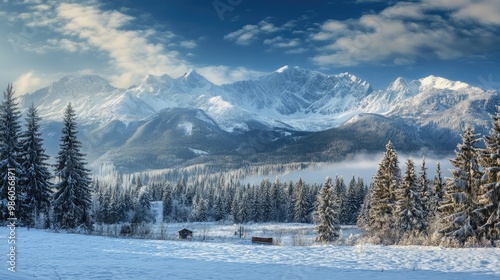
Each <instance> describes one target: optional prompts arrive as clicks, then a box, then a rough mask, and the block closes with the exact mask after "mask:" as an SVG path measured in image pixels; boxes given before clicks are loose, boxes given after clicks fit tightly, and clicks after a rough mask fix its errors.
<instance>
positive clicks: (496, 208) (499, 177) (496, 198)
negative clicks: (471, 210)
mask: <svg viewBox="0 0 500 280" xmlns="http://www.w3.org/2000/svg"><path fill="white" fill-rule="evenodd" d="M492 118H493V126H492V128H491V130H490V134H489V135H487V136H485V137H484V139H485V142H486V147H485V149H483V150H481V151H480V157H479V164H480V165H481V166H482V167H483V170H484V175H483V178H482V179H481V185H480V188H479V193H478V196H477V201H476V203H477V204H478V206H477V209H476V213H477V214H478V215H479V218H480V221H479V224H478V226H479V229H480V234H481V237H484V238H486V239H488V240H490V241H491V242H493V241H494V240H498V239H499V238H500V106H497V114H496V115H495V116H493V117H492Z"/></svg>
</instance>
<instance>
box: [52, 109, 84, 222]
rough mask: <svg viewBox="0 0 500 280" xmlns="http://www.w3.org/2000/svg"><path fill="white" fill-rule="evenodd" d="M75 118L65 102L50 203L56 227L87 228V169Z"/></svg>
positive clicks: (73, 112)
mask: <svg viewBox="0 0 500 280" xmlns="http://www.w3.org/2000/svg"><path fill="white" fill-rule="evenodd" d="M75 117H76V114H75V111H74V110H73V108H72V107H71V104H68V107H67V108H66V112H65V114H64V123H63V128H62V136H61V139H60V144H59V146H60V150H59V153H58V156H57V167H56V170H55V175H56V177H57V179H58V182H56V184H55V185H54V187H55V189H56V192H55V194H54V197H53V203H52V204H53V209H54V223H55V227H56V228H68V229H73V228H77V227H85V228H87V229H90V228H91V226H92V221H91V219H90V208H91V207H90V206H91V188H90V183H91V179H90V171H89V170H88V169H87V168H86V167H85V164H86V162H85V160H84V157H85V155H84V154H83V153H82V152H81V151H80V150H81V148H82V143H81V142H80V141H79V140H78V139H77V133H78V131H77V128H76V121H75Z"/></svg>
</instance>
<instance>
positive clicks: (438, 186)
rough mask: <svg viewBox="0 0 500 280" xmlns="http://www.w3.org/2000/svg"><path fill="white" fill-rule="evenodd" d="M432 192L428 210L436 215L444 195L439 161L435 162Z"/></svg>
mask: <svg viewBox="0 0 500 280" xmlns="http://www.w3.org/2000/svg"><path fill="white" fill-rule="evenodd" d="M432 194H433V196H432V199H431V208H430V211H431V214H432V215H436V213H437V212H438V207H439V205H440V204H441V202H442V201H443V197H444V182H443V175H442V172H441V164H440V163H439V162H438V163H437V164H436V175H435V176H434V181H433V182H432Z"/></svg>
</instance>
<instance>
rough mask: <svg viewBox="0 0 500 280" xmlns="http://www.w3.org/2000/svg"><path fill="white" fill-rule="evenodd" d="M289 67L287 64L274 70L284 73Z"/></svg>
mask: <svg viewBox="0 0 500 280" xmlns="http://www.w3.org/2000/svg"><path fill="white" fill-rule="evenodd" d="M288 68H289V67H288V65H285V66H283V67H280V68H279V69H277V70H276V71H274V72H276V73H282V72H283V71H285V70H287V69H288Z"/></svg>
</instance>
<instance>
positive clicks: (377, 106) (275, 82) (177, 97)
mask: <svg viewBox="0 0 500 280" xmlns="http://www.w3.org/2000/svg"><path fill="white" fill-rule="evenodd" d="M499 101H500V95H499V93H498V92H497V91H486V90H482V89H480V88H478V87H473V86H471V85H468V84H466V83H462V82H458V81H450V80H447V79H445V78H441V77H434V76H429V77H425V78H422V79H419V80H412V81H409V80H405V79H403V78H397V79H396V80H395V81H394V82H393V83H391V84H390V85H389V86H388V88H387V89H385V90H377V91H375V90H373V89H372V87H371V86H370V84H369V83H368V82H366V81H363V80H361V79H359V78H357V77H356V76H354V75H351V74H348V73H342V74H338V75H326V74H323V73H320V72H315V71H310V70H306V69H302V68H299V67H288V66H284V67H282V68H280V69H278V70H276V71H274V72H272V73H269V74H267V75H264V76H262V77H260V78H258V79H255V80H246V81H239V82H235V83H232V84H226V85H222V86H218V85H215V84H213V83H211V82H210V81H208V80H207V79H206V78H204V77H203V76H202V75H200V74H198V73H197V72H196V71H195V70H191V71H189V72H188V73H186V74H184V75H183V76H181V77H179V78H172V77H170V76H168V75H162V76H155V75H148V76H147V77H146V78H145V79H144V80H143V81H142V83H141V84H139V85H135V86H131V87H130V88H128V89H120V88H115V87H113V86H111V85H110V84H109V83H108V82H107V81H106V80H105V79H103V78H101V77H99V76H95V75H85V76H66V77H64V78H62V79H61V80H59V81H57V82H54V83H52V84H51V85H49V86H48V87H45V88H42V89H40V90H37V91H35V92H33V93H31V94H26V95H24V96H22V97H21V106H22V107H23V108H26V107H28V106H29V105H30V104H32V103H33V104H35V105H36V106H37V107H38V108H39V112H40V113H41V117H42V118H43V119H44V121H45V122H48V123H50V122H60V121H61V119H62V116H63V112H64V109H65V107H66V106H67V104H68V103H69V102H71V104H72V105H73V107H74V108H75V110H76V113H77V116H78V121H79V122H80V124H81V125H83V127H84V132H85V133H84V134H85V137H87V138H88V140H89V141H93V142H95V143H94V145H92V144H90V145H89V146H96V147H97V146H99V147H101V148H102V147H106V148H107V149H111V150H112V149H119V148H120V147H121V148H123V147H125V146H126V147H128V148H129V149H132V148H131V146H133V143H135V142H134V140H133V139H138V138H141V137H143V135H142V136H141V135H138V134H141V133H144V131H145V129H146V128H148V129H149V130H148V133H152V134H154V135H156V137H159V138H161V137H162V136H161V135H165V131H152V130H155V129H157V130H158V129H160V130H162V129H163V130H165V129H167V130H168V129H173V128H176V129H180V130H179V131H178V132H179V133H181V132H182V131H184V133H183V134H182V133H181V134H182V135H184V136H185V137H188V136H189V137H191V138H195V137H194V135H196V131H197V129H198V130H199V131H204V133H208V132H207V131H208V130H206V129H199V127H200V126H206V127H209V130H210V131H213V130H214V129H215V128H217V129H220V131H218V132H217V133H215V134H214V135H218V136H220V137H222V138H221V139H233V140H234V139H236V138H237V137H236V136H238V137H245V135H246V137H250V136H249V135H252V133H253V132H255V131H272V134H273V137H274V138H276V139H278V138H279V139H282V138H286V137H292V138H293V139H295V140H296V139H298V138H301V137H298V138H297V137H296V135H294V133H299V134H300V133H302V134H301V135H304V133H306V132H307V133H321V132H324V131H328V130H331V129H343V128H346V127H353V126H355V125H356V123H358V122H360V121H362V122H365V123H366V122H367V121H368V122H376V123H379V124H380V123H381V122H382V119H384V121H383V122H384V127H386V128H385V129H387V127H390V126H387V121H390V122H403V123H404V127H410V128H411V127H413V128H414V131H413V132H412V133H417V135H418V136H419V137H420V139H422V143H427V144H426V145H428V146H432V144H431V140H432V141H434V140H436V138H438V140H439V141H440V142H441V143H440V144H443V143H446V144H445V146H446V145H448V144H452V143H453V141H455V140H456V139H457V135H458V134H459V133H460V129H461V128H463V127H464V126H465V125H472V126H474V127H476V128H477V129H478V130H479V131H480V132H483V131H486V130H487V128H488V127H489V126H490V122H491V118H490V114H492V113H494V112H495V106H496V105H497V104H500V103H499ZM165 109H167V111H164V110H165ZM179 109H184V110H180V111H179ZM173 114H174V115H175V114H181V115H183V116H184V117H181V118H176V119H178V121H179V123H176V124H175V125H173V124H172V125H170V126H165V125H163V126H156V128H154V127H155V126H152V125H151V122H154V121H155V119H157V118H160V119H162V121H163V122H168V121H170V119H168V118H166V117H167V116H170V117H172V116H173ZM370 116H372V117H370ZM375 116H377V117H376V118H375ZM144 126H145V127H144ZM393 126H394V127H396V126H397V125H393ZM47 127H50V128H54V127H53V126H51V125H48V126H47ZM357 127H360V126H359V124H357ZM375 127H376V125H375ZM207 129H208V128H207ZM406 130H408V129H406ZM193 131H194V132H193ZM54 133H55V131H54ZM158 133H160V134H158ZM268 134H269V133H268ZM228 135H229V136H228ZM387 135H388V133H387ZM275 136H278V137H275ZM282 136H283V137H282ZM354 137H355V136H354ZM261 138H262V137H261ZM429 139H431V140H429ZM443 139H444V140H443ZM160 140H161V139H158V141H160ZM199 140H201V138H200V139H199ZM212 140H213V139H212ZM219 140H220V139H219ZM240 140H241V141H243V142H244V143H246V144H248V143H249V140H248V138H244V139H240ZM261 140H262V139H261ZM271 140H272V139H271ZM288 140H289V139H288ZM288 140H286V139H285V140H284V142H286V143H287V144H283V145H290V144H291V143H289V142H288ZM203 141H205V142H206V141H207V139H203ZM235 141H236V140H235ZM259 141H260V140H259ZM266 141H267V140H266ZM325 141H327V140H325ZM353 141H356V139H355V138H354V139H353ZM443 141H444V142H443ZM446 141H448V142H449V143H448V142H446ZM188 142H189V141H188ZM222 142H224V141H222ZM264 142H265V141H264ZM97 143H98V144H97ZM110 143H111V144H110ZM198 144H199V143H198ZM198 144H196V143H191V145H193V146H196V147H187V146H186V147H184V148H186V149H187V148H189V149H191V150H190V151H197V152H196V153H194V152H193V154H196V157H198V156H206V155H207V153H209V152H207V151H206V150H211V148H210V147H204V146H203V145H198ZM205 144H207V143H205ZM219 144H220V143H219ZM273 144H276V143H273ZM221 145H223V146H224V144H221ZM437 146H439V145H437ZM229 147H231V149H233V150H238V149H242V145H241V144H238V143H232V144H231V145H229ZM212 148H213V147H212ZM276 148H277V149H281V148H283V147H281V148H280V147H279V145H277V146H276ZM215 150H220V149H219V148H216V149H215ZM96 152H97V153H98V154H103V153H106V151H105V150H102V149H97V150H96ZM115 152H116V151H115ZM159 152H160V153H161V151H159ZM111 153H113V152H111ZM131 156H132V155H131Z"/></svg>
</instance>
